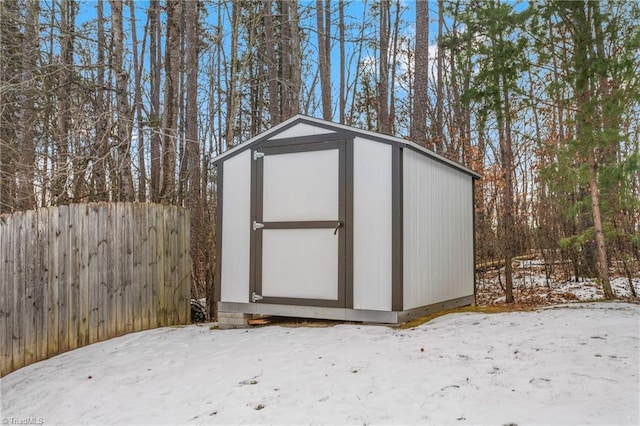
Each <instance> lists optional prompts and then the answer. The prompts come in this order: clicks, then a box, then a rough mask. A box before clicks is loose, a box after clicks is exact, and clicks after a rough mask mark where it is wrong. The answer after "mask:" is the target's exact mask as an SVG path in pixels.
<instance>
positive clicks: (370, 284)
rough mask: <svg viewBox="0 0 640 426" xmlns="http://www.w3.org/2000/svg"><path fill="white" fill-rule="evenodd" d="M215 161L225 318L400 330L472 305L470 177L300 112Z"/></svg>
mask: <svg viewBox="0 0 640 426" xmlns="http://www.w3.org/2000/svg"><path fill="white" fill-rule="evenodd" d="M215 164H216V166H217V167H218V218H217V223H218V229H217V231H218V234H217V235H218V245H217V247H218V259H219V262H218V270H217V280H216V283H217V286H218V287H217V289H216V296H217V299H218V310H219V312H220V314H221V315H222V317H224V315H225V314H227V313H242V314H269V315H282V316H297V317H308V318H324V319H339V320H351V321H373V322H383V323H398V322H402V321H405V320H407V319H410V318H412V317H416V316H420V315H423V314H425V313H427V312H429V311H431V310H435V309H443V308H450V307H457V306H463V305H468V304H471V303H473V302H474V276H475V274H474V205H473V197H474V194H473V187H474V181H475V180H476V179H478V178H479V176H478V175H477V174H476V173H474V172H473V171H471V170H469V169H467V168H464V167H462V166H461V165H459V164H457V163H454V162H452V161H449V160H447V159H445V158H443V157H440V156H438V155H436V154H434V153H433V152H431V151H428V150H426V149H424V148H422V147H420V146H418V145H416V144H414V143H412V142H408V141H406V140H403V139H399V138H395V137H391V136H385V135H380V134H376V133H373V132H368V131H363V130H358V129H355V128H351V127H347V126H344V125H339V124H334V123H330V122H326V121H322V120H318V119H314V118H310V117H306V116H301V115H298V116H295V117H293V118H291V119H289V120H287V121H285V122H283V123H281V124H280V125H278V126H276V127H274V128H272V129H271V130H269V131H267V132H265V133H263V134H262V135H259V136H257V137H255V138H253V139H251V140H249V141H247V142H246V143H244V144H242V145H239V146H237V147H235V148H233V149H231V150H229V151H227V152H225V153H224V154H222V155H220V156H218V157H217V158H216V159H215Z"/></svg>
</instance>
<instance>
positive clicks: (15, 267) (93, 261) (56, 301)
mask: <svg viewBox="0 0 640 426" xmlns="http://www.w3.org/2000/svg"><path fill="white" fill-rule="evenodd" d="M189 230H190V219H189V214H188V212H187V211H186V210H185V209H183V208H179V207H176V206H163V205H158V204H139V203H92V204H74V205H69V206H59V207H50V208H44V209H39V210H37V211H25V212H18V213H14V214H12V215H4V216H0V285H1V287H0V347H1V351H2V353H1V356H2V359H1V364H0V373H1V376H4V375H6V374H8V373H10V372H11V371H14V370H16V369H18V368H20V367H23V366H25V365H28V364H31V363H34V362H36V361H39V360H42V359H45V358H48V357H51V356H54V355H57V354H59V353H62V352H65V351H69V350H72V349H75V348H78V347H81V346H84V345H88V344H90V343H94V342H98V341H101V340H106V339H109V338H112V337H115V336H119V335H122V334H126V333H131V332H134V331H140V330H145V329H149V328H154V327H161V326H166V325H174V324H185V323H187V322H188V321H189V314H190V307H189V304H190V301H189V299H190V291H191V259H190V257H189V239H190V235H189Z"/></svg>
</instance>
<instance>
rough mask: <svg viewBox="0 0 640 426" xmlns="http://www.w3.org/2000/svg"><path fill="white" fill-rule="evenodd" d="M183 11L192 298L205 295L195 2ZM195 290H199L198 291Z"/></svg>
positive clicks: (197, 39)
mask: <svg viewBox="0 0 640 426" xmlns="http://www.w3.org/2000/svg"><path fill="white" fill-rule="evenodd" d="M185 8H186V33H187V40H186V55H187V61H186V71H187V81H186V83H187V84H186V92H187V103H186V109H187V111H186V112H187V116H186V123H185V139H186V147H185V148H186V151H187V152H186V156H187V163H188V165H189V167H188V169H189V197H188V205H189V208H190V210H191V250H190V251H191V257H192V262H193V275H194V278H195V283H194V287H195V289H196V296H197V297H202V296H204V293H205V287H204V267H205V259H204V258H203V249H204V248H203V243H204V242H205V241H206V239H205V238H204V237H205V236H206V233H205V230H204V221H203V216H204V211H203V206H202V196H201V193H200V143H199V140H198V54H199V50H200V38H199V34H198V29H199V22H198V2H196V1H191V2H185ZM198 290H199V291H198Z"/></svg>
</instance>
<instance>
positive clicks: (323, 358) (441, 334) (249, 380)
mask: <svg viewBox="0 0 640 426" xmlns="http://www.w3.org/2000/svg"><path fill="white" fill-rule="evenodd" d="M639 340H640V306H639V305H634V304H628V303H589V304H571V305H568V306H562V307H550V308H543V309H538V310H536V311H532V312H513V313H501V314H480V313H459V314H450V315H446V316H443V317H440V318H437V319H435V320H433V321H431V322H428V323H426V324H423V325H421V326H419V327H416V328H413V329H406V330H402V329H397V328H396V329H394V328H389V327H384V326H370V325H336V326H333V327H326V328H312V327H297V328H288V327H282V326H268V327H261V328H251V329H247V330H211V329H210V328H209V326H195V325H194V326H188V327H183V328H163V329H157V330H152V331H146V332H141V333H136V334H131V335H128V336H124V337H121V338H117V339H112V340H110V341H107V342H102V343H98V344H94V345H91V346H88V347H85V348H82V349H78V350H75V351H72V352H69V353H66V354H62V355H59V356H57V357H55V358H52V359H49V360H47V361H43V362H39V363H37V364H33V365H31V366H28V367H26V368H23V369H21V370H18V371H16V372H14V373H12V374H9V375H8V376H6V377H4V378H2V379H0V389H1V397H2V402H1V408H2V412H1V417H2V420H3V424H18V423H19V422H20V421H24V420H25V419H27V420H30V421H31V422H32V424H34V423H35V422H40V421H42V422H43V423H44V424H54V423H59V424H192V423H193V424H211V423H216V424H237V423H250V424H265V423H270V424H273V423H278V424H392V423H395V424H410V423H411V424H416V423H418V424H437V425H439V424H456V425H458V424H459V425H464V424H492V425H502V424H507V423H516V424H519V425H523V424H634V425H637V424H640V372H639V370H640V346H639Z"/></svg>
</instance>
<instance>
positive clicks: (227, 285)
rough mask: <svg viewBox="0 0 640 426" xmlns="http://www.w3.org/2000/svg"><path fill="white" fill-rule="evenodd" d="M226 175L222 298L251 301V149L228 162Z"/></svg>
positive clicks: (224, 169)
mask: <svg viewBox="0 0 640 426" xmlns="http://www.w3.org/2000/svg"><path fill="white" fill-rule="evenodd" d="M223 173H224V175H223V177H222V197H223V200H222V259H221V261H222V277H221V291H220V293H221V294H220V300H221V301H222V302H248V301H249V272H250V270H251V268H250V264H249V263H250V262H249V259H250V257H249V255H250V247H249V242H250V238H251V235H250V232H251V227H250V226H251V150H247V151H244V152H243V153H241V154H238V155H236V156H235V157H231V158H229V159H228V160H226V161H225V162H224V167H223Z"/></svg>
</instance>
